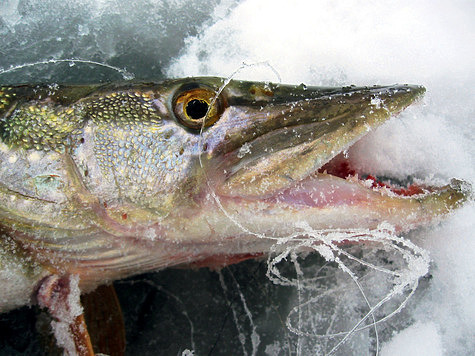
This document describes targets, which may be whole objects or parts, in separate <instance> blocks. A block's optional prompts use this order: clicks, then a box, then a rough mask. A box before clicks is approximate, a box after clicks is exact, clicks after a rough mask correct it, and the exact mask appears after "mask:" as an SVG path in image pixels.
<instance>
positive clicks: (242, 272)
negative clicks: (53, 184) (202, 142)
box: [0, 0, 475, 356]
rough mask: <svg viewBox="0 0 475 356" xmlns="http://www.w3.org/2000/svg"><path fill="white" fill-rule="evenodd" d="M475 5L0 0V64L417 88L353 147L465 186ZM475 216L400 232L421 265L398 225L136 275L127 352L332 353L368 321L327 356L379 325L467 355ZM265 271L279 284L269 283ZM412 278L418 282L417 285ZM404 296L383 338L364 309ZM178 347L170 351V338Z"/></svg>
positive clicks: (85, 77)
mask: <svg viewBox="0 0 475 356" xmlns="http://www.w3.org/2000/svg"><path fill="white" fill-rule="evenodd" d="M474 15H475V4H474V3H473V1H470V0H465V1H463V0H457V1H448V0H438V1H429V0H422V1H418V2H414V1H409V0H401V1H398V2H393V1H370V2H361V1H357V0H342V1H338V2H337V1H330V0H318V1H315V0H299V1H297V2H288V1H283V0H273V1H271V0H246V1H241V2H237V1H223V2H220V1H217V0H216V1H207V2H206V3H204V2H202V1H191V2H190V1H158V0H139V1H134V2H130V1H129V2H127V1H116V0H101V1H94V0H81V1H79V0H75V1H60V0H47V1H40V0H36V1H34V0H6V1H2V2H1V3H0V67H2V68H3V69H9V68H11V66H23V65H25V64H29V63H30V64H31V63H38V62H45V63H44V64H40V65H34V66H26V67H24V68H22V69H18V70H15V71H11V72H10V73H8V74H4V75H2V76H0V80H1V82H2V83H6V82H35V81H54V82H59V81H69V82H78V81H81V82H83V81H87V82H97V81H105V80H124V79H127V78H124V77H123V73H120V71H117V70H116V69H117V68H118V69H120V70H125V71H126V73H133V74H134V75H135V76H136V78H137V79H147V80H150V79H160V78H163V77H165V76H188V75H190V76H193V75H220V76H224V77H228V76H230V75H231V74H232V73H234V72H235V71H236V70H237V69H238V68H241V70H239V71H238V72H237V73H236V77H238V78H245V79H250V80H252V79H255V80H265V81H277V82H280V81H282V82H290V83H297V84H298V83H305V84H306V85H348V84H355V85H372V84H392V83H396V82H399V83H414V84H422V85H425V86H426V88H427V93H426V96H425V99H424V100H423V101H422V102H421V103H420V104H418V105H415V106H413V107H412V108H410V109H408V110H407V111H405V112H403V113H402V114H401V115H399V117H398V118H397V119H394V120H392V121H391V122H389V123H388V124H386V125H384V126H383V127H381V128H380V129H378V130H377V131H375V132H371V133H370V134H369V135H368V136H367V137H366V138H365V139H364V140H363V141H361V142H360V143H358V144H357V145H356V146H355V147H353V148H351V149H350V150H349V151H348V152H347V154H348V156H349V157H351V159H352V160H355V161H357V162H358V165H359V167H361V168H362V169H364V170H366V171H368V172H371V173H373V174H376V175H387V176H393V177H397V178H400V179H405V178H406V177H408V176H411V177H414V178H416V179H422V180H429V181H436V182H437V183H439V182H448V180H449V179H450V178H451V177H459V178H463V179H465V180H468V181H470V182H471V183H472V184H473V183H474V182H475V170H474V167H475V165H474V162H473V157H475V155H474V153H475V152H474V151H475V145H474V132H475V124H474V120H473V117H474V114H475V105H474V104H475V103H474V91H473V88H474V87H475V61H474V60H473V59H474V53H475V50H474V44H473V43H474V42H473V38H474V34H475V33H474V32H475V25H474V22H473V18H474ZM71 59H77V60H86V61H93V62H98V63H102V64H107V65H110V66H111V67H113V68H109V69H107V68H104V67H100V66H97V65H91V64H87V63H82V62H73V61H71ZM60 61H63V62H60ZM243 63H267V64H269V65H262V64H260V65H255V66H249V65H244V66H243ZM71 64H74V65H73V66H70V65H71ZM114 68H116V69H114ZM242 153H243V154H245V153H246V152H244V151H243V152H242ZM474 217H475V208H474V206H473V203H472V205H469V206H467V207H465V208H463V209H462V210H460V211H458V212H456V213H455V214H454V215H453V216H452V217H450V218H449V219H448V220H447V221H446V222H444V223H442V224H441V225H439V226H435V227H433V228H430V229H425V230H420V231H415V232H413V233H411V234H410V235H408V236H404V239H405V240H404V241H411V242H413V243H414V246H419V247H421V248H423V249H424V251H427V252H428V253H429V256H430V258H431V265H430V270H429V275H427V274H426V270H425V267H426V266H427V261H426V259H425V257H424V258H422V257H423V254H421V251H419V250H417V249H416V248H415V247H414V248H412V246H411V248H412V249H411V248H409V249H405V251H406V253H407V251H412V252H411V253H410V254H409V255H407V254H405V253H402V252H401V251H399V250H397V248H396V247H400V245H398V241H397V239H396V237H395V236H393V235H391V234H390V235H389V236H390V237H389V238H386V239H382V241H383V242H381V241H376V242H375V245H373V246H372V247H371V246H369V247H368V246H362V247H359V246H356V247H352V248H349V249H348V250H347V249H340V250H341V251H340V250H339V248H338V247H337V246H335V245H332V244H331V241H332V239H328V236H321V235H320V236H318V235H317V236H314V237H316V238H318V239H323V240H324V241H325V242H326V244H323V245H320V247H318V248H317V251H316V252H317V253H315V254H314V255H309V256H308V257H307V258H306V259H303V258H302V257H299V256H301V255H299V256H298V255H296V254H295V253H293V250H292V249H290V250H285V251H284V252H283V251H279V252H277V251H276V254H274V255H273V258H274V259H273V260H270V261H271V262H272V263H274V262H275V264H274V265H272V263H270V266H271V267H276V268H275V270H274V272H275V273H270V274H269V273H267V271H266V269H267V267H268V266H267V265H266V264H259V263H257V264H252V263H247V264H244V266H243V267H239V266H236V267H232V268H231V269H229V271H232V272H233V274H230V273H228V272H227V271H228V270H226V271H223V272H222V275H221V277H219V276H217V275H215V274H213V273H212V272H207V271H200V272H188V273H189V274H185V272H182V271H180V272H176V271H170V272H163V273H160V274H158V275H156V277H153V276H150V277H147V278H150V279H154V283H145V282H143V281H142V280H138V281H135V282H130V283H131V284H133V287H132V290H133V291H134V292H133V293H132V294H133V295H132V296H129V298H130V299H129V300H133V301H135V299H133V298H140V293H138V292H137V293H136V292H135V291H136V289H137V290H140V291H142V289H143V288H142V289H139V287H138V284H140V283H142V284H146V285H147V286H148V287H150V288H151V289H144V291H145V292H147V291H148V293H149V294H146V293H145V295H144V297H143V298H144V300H145V299H146V300H149V299H151V300H154V302H150V301H148V302H147V303H148V304H146V303H145V302H143V303H144V304H140V303H138V302H137V303H132V302H131V303H130V304H132V306H129V308H128V311H129V314H127V313H126V318H127V317H128V318H131V319H133V317H134V315H135V314H134V312H135V311H136V309H138V306H137V305H146V306H147V305H148V307H142V309H146V310H148V309H147V308H150V309H151V311H150V312H149V314H147V313H145V312H143V314H139V315H140V318H142V319H144V320H148V321H150V322H149V323H147V326H146V327H144V328H143V329H140V325H142V324H140V323H137V324H138V325H139V326H137V327H134V329H138V331H137V330H132V331H131V333H132V335H133V336H135V338H133V340H134V341H133V342H131V343H130V345H129V346H128V347H129V350H130V352H132V353H133V352H134V351H135V352H136V353H137V354H147V353H148V354H153V350H155V349H156V348H158V347H164V345H165V346H166V347H170V349H167V348H163V349H165V350H173V352H170V354H178V352H181V354H183V355H190V354H193V350H197V351H196V352H195V354H208V352H207V351H210V350H211V351H210V352H209V353H210V354H213V353H212V352H213V351H216V350H220V351H222V352H223V353H225V352H226V351H223V350H242V351H243V352H242V354H246V353H247V354H249V355H252V354H254V353H257V354H259V353H260V354H264V353H267V354H272V355H290V354H298V353H300V354H301V355H310V354H318V353H320V354H325V353H328V352H329V351H331V350H332V349H333V348H334V347H335V346H336V345H337V344H338V342H339V341H340V340H341V339H342V337H345V335H347V334H345V333H346V332H348V331H349V330H351V329H352V328H354V327H355V325H358V323H360V322H361V321H362V319H363V318H364V317H365V315H367V318H366V319H365V320H364V322H365V324H364V325H365V328H364V329H362V330H360V331H357V332H355V333H354V334H353V335H352V337H351V338H348V340H346V342H345V343H344V344H342V345H341V346H339V348H338V349H337V350H336V351H335V354H338V355H351V354H354V355H360V354H371V353H375V352H376V346H375V342H376V341H375V340H376V338H377V335H378V337H379V339H380V340H379V342H380V344H382V348H381V355H385V356H393V355H400V354H408V355H410V354H411V352H412V354H414V355H416V354H417V355H424V354H428V355H429V354H430V355H452V354H469V353H470V352H473V350H474V349H475V342H474V338H473V329H474V327H475V303H474V302H475V300H474V297H473V296H474V295H475V280H474V276H475V271H474V264H473V260H474V259H475V255H474V253H475V252H474V251H475V238H474V237H475V236H474V232H473V231H475V226H474V221H475V219H474ZM309 233H311V232H309ZM373 235H374V233H373ZM339 236H340V238H341V236H342V235H341V234H340V235H339ZM150 238H151V239H152V236H150ZM336 238H337V237H336V236H335V235H333V239H336ZM384 241H385V242H384ZM375 246H377V247H375ZM307 247H308V245H307ZM345 253H347V255H345ZM350 255H351V256H353V257H355V258H356V259H355V258H351V257H350ZM321 256H323V257H324V258H322V257H321ZM404 256H410V257H409V260H407V259H404ZM424 256H425V255H424ZM276 257H279V258H278V259H275V258H276ZM337 257H338V259H339V260H337ZM388 260H389V261H391V263H392V266H394V267H392V268H394V269H391V271H392V272H397V273H399V275H401V276H403V277H404V278H399V279H398V278H396V277H397V276H396V275H393V274H391V273H386V272H385V271H386V270H389V267H388V265H387V261H388ZM362 261H365V262H363V263H362ZM339 262H341V263H342V264H340V265H339ZM262 266H265V269H264V271H261V269H262V268H263V267H262ZM374 267H376V268H374ZM345 268H347V270H345ZM256 271H260V274H259V273H258V272H256ZM271 272H272V271H271ZM401 272H402V273H401ZM167 273H168V274H167ZM266 274H267V275H268V276H270V277H271V278H273V279H274V281H277V280H279V281H281V282H285V283H287V285H284V286H282V285H274V284H272V282H270V281H269V280H268V279H266V277H265V276H266ZM422 275H425V278H422V279H419V277H420V276H422ZM259 276H260V277H259ZM213 278H214V279H213ZM195 280H196V281H195ZM356 281H357V282H358V283H359V284H360V286H361V288H362V289H363V290H364V291H365V296H366V297H365V298H367V301H368V303H366V301H365V298H363V297H362V293H361V290H360V288H359V287H358V284H356V283H355V282H356ZM414 281H418V282H419V288H418V289H416V290H415V291H414ZM134 283H135V284H134ZM285 283H284V284H285ZM162 284H163V285H166V286H167V288H168V289H170V290H171V291H170V290H168V289H164V288H161V287H160V286H159V285H162ZM248 285H250V286H251V287H249V288H246V286H248ZM398 286H399V287H401V286H406V288H401V293H399V295H397V294H398V293H393V292H394V291H396V290H397V287H398ZM127 293H128V294H131V293H130V290H127V291H126V292H124V293H123V294H127ZM411 293H412V294H411ZM157 295H158V297H157ZM389 295H390V296H391V297H392V298H391V299H390V300H388V301H387V302H385V303H384V304H383V305H382V306H381V308H379V309H378V310H375V311H374V313H373V314H368V310H369V309H371V308H369V307H368V304H369V305H371V306H375V305H377V304H378V302H380V301H382V300H385V298H386V297H387V296H389ZM410 295H411V296H412V298H411V299H409V301H408V302H407V303H406V302H405V301H406V299H407V297H409V296H410ZM154 296H155V297H154ZM147 298H148V299H147ZM153 298H155V299H153ZM160 298H161V299H160ZM164 300H166V302H164ZM150 305H152V306H151V307H150ZM401 305H405V306H406V307H405V308H404V309H403V310H401V311H400V312H399V313H397V314H396V315H394V316H393V317H392V318H390V319H389V320H386V321H385V322H384V323H378V324H376V328H377V330H378V331H377V333H376V331H375V329H374V327H375V325H373V324H374V320H373V319H372V317H373V316H374V318H375V320H376V321H377V320H378V319H382V318H385V317H387V316H388V315H391V314H392V313H393V312H394V311H395V310H397V309H398V308H399V307H400V306H401ZM154 308H155V309H154ZM126 310H127V309H126ZM358 312H359V313H358ZM227 313H230V314H229V320H232V322H231V325H232V327H230V328H229V329H226V328H225V327H224V326H221V323H222V324H223V325H224V324H225V323H224V321H222V320H221V319H219V318H215V319H212V316H213V315H214V314H219V315H224V316H226V315H227ZM127 315H128V316H127ZM144 315H145V316H144ZM153 315H154V316H153ZM140 318H139V317H137V319H138V320H142V319H140ZM223 318H224V320H227V319H226V318H225V317H223ZM144 324H145V323H144ZM357 328H359V326H358V327H357ZM289 329H291V330H292V329H293V332H290V331H289ZM157 330H158V331H157ZM340 332H341V333H342V334H341V335H340V336H338V337H333V338H332V337H328V335H329V334H331V333H340ZM170 334H171V335H172V336H171V337H170V336H169V335H170ZM206 334H208V335H207V337H206ZM216 334H218V335H220V337H219V338H218V340H215V339H214V335H216ZM203 335H204V336H203ZM239 335H240V336H241V338H240V339H239V337H238V336H239ZM316 335H317V336H318V337H316ZM321 335H324V336H325V335H326V336H327V337H323V338H322V337H320V336H321ZM175 343H176V344H178V346H177V350H178V351H176V350H175V349H172V348H171V347H172V346H173V345H174V344H175ZM170 344H172V346H170ZM216 344H218V346H216V347H215V346H213V345H216ZM203 345H205V346H203ZM3 350H6V351H2V352H3V354H9V352H8V348H5V349H3ZM137 350H138V351H137ZM202 350H206V351H204V352H198V351H202ZM256 350H257V351H256ZM368 350H369V351H368ZM2 352H0V353H2ZM216 353H219V352H218V351H216Z"/></svg>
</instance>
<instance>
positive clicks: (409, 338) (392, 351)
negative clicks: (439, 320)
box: [381, 323, 443, 356]
mask: <svg viewBox="0 0 475 356" xmlns="http://www.w3.org/2000/svg"><path fill="white" fill-rule="evenodd" d="M442 350H443V348H442V340H441V338H440V335H439V333H438V331H437V325H436V324H435V323H426V324H423V323H416V324H414V325H412V326H410V327H408V328H407V329H405V330H403V331H401V332H400V333H398V334H397V335H395V336H394V338H393V339H392V340H391V341H390V342H388V343H387V344H386V345H384V347H383V349H382V350H381V356H391V355H407V356H442V355H443V352H442Z"/></svg>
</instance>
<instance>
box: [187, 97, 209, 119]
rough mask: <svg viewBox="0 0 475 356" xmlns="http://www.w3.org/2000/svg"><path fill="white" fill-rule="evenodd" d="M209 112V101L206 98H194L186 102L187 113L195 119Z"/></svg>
mask: <svg viewBox="0 0 475 356" xmlns="http://www.w3.org/2000/svg"><path fill="white" fill-rule="evenodd" d="M207 112H208V103H207V102H206V101H204V100H198V99H193V100H190V101H189V102H188V104H186V114H187V115H188V116H189V117H191V118H192V119H193V120H199V119H201V118H203V117H204V116H205V115H206V113H207Z"/></svg>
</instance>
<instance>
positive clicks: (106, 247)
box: [0, 77, 471, 311]
mask: <svg viewBox="0 0 475 356" xmlns="http://www.w3.org/2000/svg"><path fill="white" fill-rule="evenodd" d="M224 84H225V85H224ZM424 92H425V88H424V87H422V86H415V85H392V86H372V87H355V86H348V87H340V88H327V87H306V86H304V85H300V86H291V85H280V84H279V85H278V84H271V83H259V82H249V81H237V80H231V81H229V82H227V83H225V82H224V79H221V78H213V77H208V78H186V79H176V80H166V81H163V82H159V83H120V84H100V85H17V86H4V87H1V88H0V118H1V119H0V138H1V143H0V162H1V166H0V202H1V203H0V226H1V232H2V238H1V240H0V284H1V286H2V288H1V289H2V291H1V292H0V311H7V310H10V309H13V308H16V307H19V306H22V305H29V304H32V303H36V302H37V301H41V300H43V299H42V298H44V297H45V296H44V295H41V293H44V292H45V290H48V288H49V287H45V285H47V284H48V283H50V282H51V279H50V277H51V276H57V277H58V278H62V276H77V277H78V287H79V289H80V290H81V291H88V290H93V289H94V288H96V287H97V286H99V285H101V284H105V283H110V282H111V281H114V280H117V279H120V278H124V277H128V276H131V275H135V274H139V273H143V272H146V271H151V270H157V269H162V268H166V267H170V266H178V265H193V264H195V265H198V266H206V265H225V264H229V263H234V262H238V261H240V260H244V259H246V258H252V257H255V256H262V255H265V254H266V253H268V252H269V251H270V248H271V247H272V246H273V245H274V244H275V242H276V239H278V238H280V237H286V236H289V235H291V234H295V232H296V231H297V232H298V231H300V230H299V229H301V226H302V222H304V223H305V225H306V226H308V227H310V228H311V229H315V230H325V229H338V230H341V231H345V230H347V229H353V228H365V229H376V228H377V227H378V226H379V225H380V224H381V223H383V222H385V223H388V224H391V225H392V226H394V227H395V229H396V231H397V232H403V231H408V230H410V229H413V228H415V227H418V226H421V225H425V224H428V223H430V222H433V221H434V220H436V221H437V220H439V218H440V217H442V216H444V215H446V214H447V213H449V212H450V211H451V210H453V209H454V208H456V207H458V206H459V205H460V204H461V203H463V202H464V201H465V200H466V199H467V198H468V196H469V195H470V194H471V192H470V188H466V186H465V184H464V183H463V182H461V181H457V180H452V181H451V183H450V184H449V185H446V186H442V187H433V186H426V185H411V186H409V187H397V186H394V185H392V184H390V183H381V182H379V181H377V180H376V178H372V176H368V177H369V178H365V179H363V176H362V173H364V172H359V171H358V167H354V166H353V163H352V162H350V161H349V160H348V159H346V158H345V157H344V155H342V152H344V151H345V150H347V149H348V148H350V147H351V146H352V145H353V144H354V143H355V142H357V141H358V140H360V139H361V138H362V137H363V136H365V135H366V134H367V133H368V132H370V131H371V130H374V129H375V128H377V127H378V126H380V125H382V124H383V123H384V122H386V121H387V120H388V119H389V118H390V117H391V115H393V114H396V113H398V112H400V111H401V110H403V109H404V108H406V107H407V106H408V105H410V104H411V103H412V102H414V101H415V100H416V99H418V98H419V97H421V96H422V95H423V93H424ZM366 173H367V174H368V173H369V174H370V173H371V172H366ZM368 182H369V183H368ZM243 227H244V228H243ZM51 288H52V289H54V288H56V289H58V288H59V289H61V288H63V289H65V290H68V288H70V286H64V285H61V283H59V284H58V283H57V284H56V286H55V287H54V288H53V287H51ZM51 288H50V289H51ZM50 292H51V290H50ZM46 304H48V303H46Z"/></svg>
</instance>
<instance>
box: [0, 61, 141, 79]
mask: <svg viewBox="0 0 475 356" xmlns="http://www.w3.org/2000/svg"><path fill="white" fill-rule="evenodd" d="M57 63H69V65H70V66H71V67H72V66H74V65H75V64H76V63H81V64H92V65H96V66H99V67H104V68H108V69H112V70H115V71H117V72H118V73H120V74H121V75H122V78H123V79H124V80H132V79H134V78H135V74H133V73H130V72H128V71H127V70H126V69H125V68H124V69H121V68H118V67H115V66H112V65H110V64H107V63H101V62H96V61H90V60H87V59H78V58H69V59H48V60H45V61H38V62H32V63H24V64H20V65H16V66H10V67H9V68H8V69H3V68H0V75H2V74H7V73H10V72H13V71H16V70H19V69H23V68H28V67H34V66H37V65H41V64H57Z"/></svg>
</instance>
